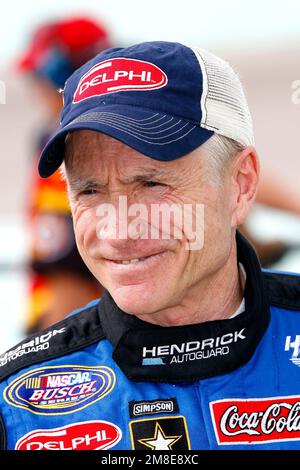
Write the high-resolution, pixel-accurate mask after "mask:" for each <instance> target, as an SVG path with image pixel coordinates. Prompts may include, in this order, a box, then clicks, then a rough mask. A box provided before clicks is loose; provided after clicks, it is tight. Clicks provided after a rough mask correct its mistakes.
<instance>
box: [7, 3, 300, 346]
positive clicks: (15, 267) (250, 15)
mask: <svg viewBox="0 0 300 470" xmlns="http://www.w3.org/2000/svg"><path fill="white" fill-rule="evenodd" d="M147 40H169V41H179V42H183V43H186V44H191V45H198V46H200V47H203V48H206V49H208V50H210V51H212V52H214V53H216V54H218V55H220V56H221V57H223V58H224V59H226V60H228V61H229V62H230V64H231V65H232V66H233V67H234V68H235V70H236V71H237V72H238V74H239V76H240V77H241V80H242V82H243V84H244V87H245V91H246V95H247V98H248V102H249V106H250V110H251V112H252V117H253V122H254V130H255V138H256V148H257V150H258V153H259V155H260V158H261V164H262V179H261V186H260V190H259V194H258V203H257V205H256V206H255V207H254V209H253V211H252V213H251V215H250V217H249V220H248V221H247V224H246V226H245V227H244V228H243V230H244V231H245V233H247V235H249V236H250V238H251V240H252V242H253V243H254V244H255V246H256V247H257V251H258V253H259V255H260V257H261V262H262V264H263V266H266V267H272V269H276V270H283V271H294V272H300V150H299V147H300V130H299V125H300V3H299V1H297V0H286V1H285V2H282V1H277V0H264V1H263V2H262V1H261V0H251V1H249V0H244V1H243V2H241V1H238V0H215V1H214V2H213V3H211V2H202V1H201V0H185V1H184V2H182V1H180V0H172V2H167V1H165V2H162V1H161V0H151V1H149V2H141V1H138V0H127V1H126V2H121V1H120V0H118V1H114V0H110V1H109V2H104V1H100V0H98V1H96V0H77V1H76V0H52V1H51V2H44V3H42V2H38V1H37V0H27V1H26V2H19V1H18V2H17V1H16V0H10V1H9V2H6V3H5V4H3V5H2V8H1V28H0V43H1V47H0V124H1V125H0V133H1V134H0V135H1V139H0V158H1V165H0V168H1V170H0V188H1V198H0V293H1V315H2V319H1V327H0V353H1V352H4V351H5V350H6V349H8V348H10V347H11V346H13V345H14V344H15V343H16V342H17V341H19V340H20V339H21V338H22V337H23V336H24V335H25V334H27V333H28V332H34V331H38V330H39V329H40V328H42V327H44V326H47V325H48V324H51V323H52V322H53V321H56V320H57V319H59V318H61V316H63V315H64V311H66V312H67V311H70V309H73V308H75V307H76V306H80V305H82V304H84V303H86V301H87V300H89V299H90V298H93V297H96V296H97V295H101V286H98V285H97V284H96V283H95V281H94V280H93V279H91V278H90V277H89V274H88V273H87V272H86V271H85V268H84V266H82V265H81V262H80V259H78V255H77V253H76V248H75V245H74V239H73V234H72V228H71V223H70V216H69V213H68V208H67V203H66V199H65V195H64V187H63V185H62V183H61V182H60V181H58V180H52V181H50V183H41V181H40V180H39V179H38V177H37V175H36V160H37V155H38V152H39V149H40V148H41V146H42V144H43V141H44V140H45V139H46V138H47V136H48V135H49V134H51V132H52V131H53V130H54V129H55V126H56V125H57V121H58V113H59V108H60V104H61V103H60V100H61V98H60V95H59V93H58V92H57V90H58V89H59V88H62V87H63V82H64V80H65V78H66V77H67V76H68V74H69V73H71V72H72V70H73V69H74V68H76V67H77V66H78V65H80V64H81V63H82V62H83V61H85V60H86V59H87V58H89V57H90V56H92V55H94V54H95V51H99V50H101V49H103V48H106V47H110V46H120V47H123V46H127V45H130V44H134V43H136V42H141V41H147ZM79 285H80V286H81V288H80V289H79V291H80V295H77V294H76V295H75V293H78V288H77V287H78V286H79ZM57 305H59V306H60V308H57Z"/></svg>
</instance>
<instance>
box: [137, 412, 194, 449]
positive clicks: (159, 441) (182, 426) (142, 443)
mask: <svg viewBox="0 0 300 470" xmlns="http://www.w3.org/2000/svg"><path fill="white" fill-rule="evenodd" d="M129 427H130V436H131V443H132V448H133V449H134V450H149V449H151V450H174V451H184V450H188V449H190V448H191V446H190V439H189V435H188V430H187V425H186V421H185V417H184V416H168V417H167V418H165V417H163V418H156V419H155V418H149V419H141V420H137V421H131V422H130V423H129Z"/></svg>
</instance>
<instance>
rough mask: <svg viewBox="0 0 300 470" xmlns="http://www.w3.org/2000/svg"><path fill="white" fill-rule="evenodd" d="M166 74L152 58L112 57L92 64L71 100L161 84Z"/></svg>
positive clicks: (148, 87)
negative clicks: (150, 59) (152, 61)
mask: <svg viewBox="0 0 300 470" xmlns="http://www.w3.org/2000/svg"><path fill="white" fill-rule="evenodd" d="M167 83H168V78H167V75H166V74H165V73H164V72H163V71H162V70H161V69H160V68H159V67H157V66H156V65H154V64H152V63H151V62H146V61H144V60H137V59H125V58H115V59H108V60H105V61H103V62H99V63H98V64H96V65H94V66H93V67H92V68H91V69H90V70H89V71H88V72H87V73H86V74H84V75H83V77H82V78H81V79H80V81H79V83H78V86H77V89H76V91H75V93H74V98H73V103H80V101H83V100H86V99H88V98H92V97H94V96H100V95H105V94H107V93H116V92H117V91H130V90H131V91H139V90H153V89H157V88H162V87H164V86H165V85H166V84H167Z"/></svg>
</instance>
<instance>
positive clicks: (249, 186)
mask: <svg viewBox="0 0 300 470" xmlns="http://www.w3.org/2000/svg"><path fill="white" fill-rule="evenodd" d="M259 171H260V166H259V160H258V155H257V153H256V151H255V149H254V147H253V146H249V147H247V148H245V149H244V150H243V151H242V152H240V153H238V154H237V155H236V158H235V160H234V164H233V167H232V172H231V183H232V188H233V193H232V194H233V199H232V204H233V211H232V219H231V224H232V226H233V227H237V226H239V225H241V224H242V223H244V222H245V219H246V217H247V215H248V213H249V210H250V208H251V206H252V204H253V201H254V199H255V196H256V191H257V186H258V180H259Z"/></svg>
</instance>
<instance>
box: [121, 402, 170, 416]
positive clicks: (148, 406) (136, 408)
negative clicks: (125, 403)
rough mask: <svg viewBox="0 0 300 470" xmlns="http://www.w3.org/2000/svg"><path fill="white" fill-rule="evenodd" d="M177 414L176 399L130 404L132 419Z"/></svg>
mask: <svg viewBox="0 0 300 470" xmlns="http://www.w3.org/2000/svg"><path fill="white" fill-rule="evenodd" d="M177 412H178V403H177V400H176V398H164V399H161V400H148V401H145V400H142V401H131V402H129V415H130V418H136V417H137V416H146V415H158V414H167V413H177Z"/></svg>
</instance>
